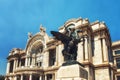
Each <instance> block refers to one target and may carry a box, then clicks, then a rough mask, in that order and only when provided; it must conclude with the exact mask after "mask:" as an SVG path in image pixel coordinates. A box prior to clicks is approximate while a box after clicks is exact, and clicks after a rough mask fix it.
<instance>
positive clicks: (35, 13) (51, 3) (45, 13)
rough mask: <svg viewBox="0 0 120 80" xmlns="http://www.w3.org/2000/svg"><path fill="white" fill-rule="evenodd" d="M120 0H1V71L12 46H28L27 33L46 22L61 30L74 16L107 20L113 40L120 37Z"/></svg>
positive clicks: (54, 28) (34, 31) (33, 31)
mask: <svg viewBox="0 0 120 80" xmlns="http://www.w3.org/2000/svg"><path fill="white" fill-rule="evenodd" d="M119 4H120V0H0V69H1V70H0V74H5V72H6V71H5V70H6V62H7V61H6V57H7V56H8V53H9V51H10V50H11V49H12V48H15V47H17V48H22V49H24V48H25V46H26V41H27V33H28V32H32V33H34V34H35V33H36V32H38V31H39V26H40V24H42V25H43V26H44V27H46V28H47V33H48V34H49V35H50V31H51V30H58V28H59V27H60V26H61V25H63V24H64V22H65V21H67V20H68V19H71V18H79V17H82V18H88V19H89V20H90V22H94V21H96V20H99V21H104V22H105V23H106V25H107V26H108V28H109V30H110V35H111V39H112V41H117V40H120V36H119V34H120V22H119V21H120V20H119V19H120V5H119Z"/></svg>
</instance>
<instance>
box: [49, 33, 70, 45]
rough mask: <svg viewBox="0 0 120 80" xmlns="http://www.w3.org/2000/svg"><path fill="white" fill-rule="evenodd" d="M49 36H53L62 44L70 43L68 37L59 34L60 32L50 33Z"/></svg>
mask: <svg viewBox="0 0 120 80" xmlns="http://www.w3.org/2000/svg"><path fill="white" fill-rule="evenodd" d="M51 34H52V35H53V36H55V38H56V39H57V40H60V41H62V42H63V43H64V42H66V41H70V40H71V38H70V37H68V36H66V35H65V34H62V33H60V32H57V31H51Z"/></svg>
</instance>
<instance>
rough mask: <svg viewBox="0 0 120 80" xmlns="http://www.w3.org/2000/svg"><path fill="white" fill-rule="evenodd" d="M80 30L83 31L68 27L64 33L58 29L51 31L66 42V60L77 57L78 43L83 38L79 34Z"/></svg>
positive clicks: (64, 53) (64, 52)
mask: <svg viewBox="0 0 120 80" xmlns="http://www.w3.org/2000/svg"><path fill="white" fill-rule="evenodd" d="M79 32H82V31H81V30H78V29H75V28H66V29H65V33H64V34H63V33H60V32H56V31H51V34H52V35H53V36H55V38H56V39H58V40H60V41H61V42H62V43H63V44H64V49H63V50H62V54H63V56H64V61H66V62H67V61H71V60H76V58H77V49H78V46H77V45H78V43H79V42H80V39H81V38H80V36H79V35H78V33H79Z"/></svg>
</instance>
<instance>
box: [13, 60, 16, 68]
mask: <svg viewBox="0 0 120 80" xmlns="http://www.w3.org/2000/svg"><path fill="white" fill-rule="evenodd" d="M15 69H16V59H14V65H13V70H15Z"/></svg>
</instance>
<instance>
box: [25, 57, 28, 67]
mask: <svg viewBox="0 0 120 80" xmlns="http://www.w3.org/2000/svg"><path fill="white" fill-rule="evenodd" d="M25 66H28V57H26V59H25Z"/></svg>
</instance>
